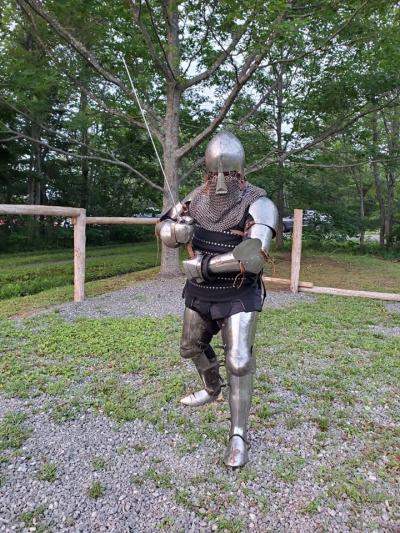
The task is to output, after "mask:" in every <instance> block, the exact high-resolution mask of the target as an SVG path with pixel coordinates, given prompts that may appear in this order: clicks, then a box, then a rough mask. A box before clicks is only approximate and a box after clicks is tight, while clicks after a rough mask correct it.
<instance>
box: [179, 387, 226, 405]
mask: <svg viewBox="0 0 400 533" xmlns="http://www.w3.org/2000/svg"><path fill="white" fill-rule="evenodd" d="M221 400H223V397H222V393H221V392H220V393H219V394H209V393H208V392H207V391H206V390H205V389H201V390H199V391H197V392H194V393H193V394H189V395H188V396H185V397H184V398H182V399H181V403H183V405H188V406H189V407H200V406H201V405H205V404H206V403H211V402H215V401H221Z"/></svg>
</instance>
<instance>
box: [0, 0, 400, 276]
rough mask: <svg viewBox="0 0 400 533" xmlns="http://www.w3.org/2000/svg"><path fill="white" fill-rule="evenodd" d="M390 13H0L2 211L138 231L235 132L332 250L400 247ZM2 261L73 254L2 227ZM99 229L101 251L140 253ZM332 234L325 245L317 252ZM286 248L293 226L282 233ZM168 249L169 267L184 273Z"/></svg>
mask: <svg viewBox="0 0 400 533" xmlns="http://www.w3.org/2000/svg"><path fill="white" fill-rule="evenodd" d="M398 7H399V6H398V3H397V2H393V1H385V0H369V1H358V0H347V1H330V2H321V3H315V2H309V1H300V0H299V1H296V0H293V1H282V0H268V1H253V2H250V1H246V0H242V1H240V2H239V1H236V0H225V1H218V2H204V1H196V0H193V1H179V2H176V1H171V0H161V1H160V0H151V1H150V0H145V1H144V2H137V1H134V0H129V1H118V2H106V1H104V0H103V1H101V0H86V1H85V2H81V1H78V0H65V1H63V2H57V1H52V0H48V1H46V2H40V1H37V0H17V1H16V2H14V1H9V0H0V15H1V26H0V203H31V204H51V205H66V206H79V207H84V208H86V209H87V212H88V214H89V215H108V216H116V215H118V216H132V215H134V214H138V213H144V212H151V209H153V210H156V211H159V210H161V209H162V207H163V205H164V207H165V206H167V205H169V204H170V203H171V200H170V197H169V195H168V193H167V191H166V190H165V183H164V178H163V174H162V172H161V170H160V168H159V166H158V164H157V160H156V158H155V155H154V151H153V148H152V146H151V142H150V139H149V136H148V133H147V131H146V129H145V128H144V124H143V121H142V117H141V115H140V112H139V109H138V106H137V104H136V101H135V99H134V95H133V92H132V90H131V88H130V85H129V81H128V78H127V75H126V71H125V70H124V67H123V61H122V56H123V57H125V58H126V62H127V64H128V65H129V69H130V71H131V73H132V77H133V80H134V84H135V87H136V89H137V91H138V94H139V98H140V100H141V102H142V105H143V107H144V109H145V112H146V116H147V120H148V122H149V125H150V128H151V131H152V134H153V136H154V138H155V142H156V144H157V146H158V148H159V151H160V154H162V159H163V165H164V168H165V172H166V177H167V180H168V182H169V185H170V187H171V189H172V193H173V195H174V197H175V198H177V197H178V195H179V196H180V197H181V196H183V195H184V194H185V193H186V192H187V191H189V190H190V189H191V188H193V187H194V186H196V185H197V184H198V183H199V182H200V180H201V178H202V175H203V173H204V169H203V159H202V154H203V153H204V149H205V146H206V144H207V142H208V140H209V138H210V137H211V136H212V134H213V133H214V132H215V131H216V130H217V129H219V128H221V127H224V128H226V129H229V130H230V131H232V132H233V133H235V135H237V136H238V137H239V138H240V140H241V141H242V142H243V145H244V147H245V152H246V157H247V162H246V164H247V173H248V177H249V180H250V181H252V182H253V183H255V184H257V185H259V186H262V187H264V188H265V189H266V190H267V192H268V194H269V195H270V196H271V198H273V199H274V201H275V202H276V204H277V206H278V208H279V212H280V215H281V217H283V216H285V215H287V214H290V213H291V212H292V211H293V208H297V207H300V208H303V209H311V210H315V211H317V212H319V213H323V214H326V215H329V217H330V220H332V222H333V226H330V228H329V235H326V236H325V238H335V239H338V238H343V237H345V236H357V238H358V239H359V242H360V244H363V242H364V238H365V232H366V230H373V231H375V232H376V233H378V232H379V243H380V245H381V246H383V247H385V248H386V249H388V248H391V249H395V248H396V247H397V246H398V245H399V242H400V195H399V193H400V190H399V189H400V184H399V181H400V180H399V172H400V138H399V132H400V99H399V96H400V91H399V89H400V79H399V68H398V65H399V64H400V17H399V11H398ZM0 223H1V226H0V228H1V231H0V250H2V251H5V250H15V249H26V250H27V249H30V248H35V247H37V246H42V247H49V246H65V245H69V244H70V243H71V236H72V230H71V229H69V228H67V227H65V223H64V222H63V221H59V223H58V224H57V225H55V223H54V219H53V218H51V219H50V218H49V219H48V220H38V221H35V220H32V219H28V218H27V219H26V220H25V219H22V218H19V217H15V218H12V219H11V218H8V219H6V218H3V219H1V221H0ZM148 236H149V234H148V230H144V229H141V228H129V229H127V228H120V227H118V226H116V227H115V228H113V229H112V230H110V229H104V228H101V229H96V228H90V229H89V228H88V238H89V242H93V243H97V244H102V243H105V242H109V241H110V240H113V239H114V240H120V241H121V240H141V239H142V240H143V239H145V238H147V237H148ZM321 238H322V237H321V234H319V235H318V239H321ZM277 244H278V246H279V245H281V244H282V227H281V228H280V231H279V233H278V238H277ZM171 253H172V255H171V254H170V255H169V256H168V254H167V253H166V252H165V251H164V257H163V262H164V263H163V264H164V267H165V265H166V264H167V262H169V264H170V265H171V264H173V263H174V257H175V258H176V255H175V256H174V255H173V254H174V253H175V252H171Z"/></svg>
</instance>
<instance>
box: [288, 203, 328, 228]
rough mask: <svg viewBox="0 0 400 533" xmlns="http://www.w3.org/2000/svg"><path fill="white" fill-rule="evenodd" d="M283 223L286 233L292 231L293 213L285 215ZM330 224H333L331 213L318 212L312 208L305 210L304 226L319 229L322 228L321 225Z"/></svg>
mask: <svg viewBox="0 0 400 533" xmlns="http://www.w3.org/2000/svg"><path fill="white" fill-rule="evenodd" d="M282 223H283V232H284V233H291V232H292V231H293V223H294V217H293V215H288V216H286V217H283V219H282ZM330 224H332V217H331V216H330V215H326V214H324V213H318V212H317V211H314V210H311V209H310V210H306V211H304V212H303V226H306V227H310V228H316V229H318V228H321V226H326V225H330Z"/></svg>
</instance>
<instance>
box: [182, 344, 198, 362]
mask: <svg viewBox="0 0 400 533" xmlns="http://www.w3.org/2000/svg"><path fill="white" fill-rule="evenodd" d="M202 353H203V351H202V349H201V348H200V347H199V346H198V345H197V344H195V343H188V342H184V343H182V344H181V347H180V354H181V357H183V359H193V357H198V356H199V355H201V354H202Z"/></svg>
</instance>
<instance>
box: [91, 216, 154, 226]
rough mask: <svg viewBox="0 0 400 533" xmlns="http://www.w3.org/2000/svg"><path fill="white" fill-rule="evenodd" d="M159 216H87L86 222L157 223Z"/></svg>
mask: <svg viewBox="0 0 400 533" xmlns="http://www.w3.org/2000/svg"><path fill="white" fill-rule="evenodd" d="M158 221H159V219H158V218H150V217H87V218H86V224H145V225H151V224H157V222H158Z"/></svg>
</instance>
